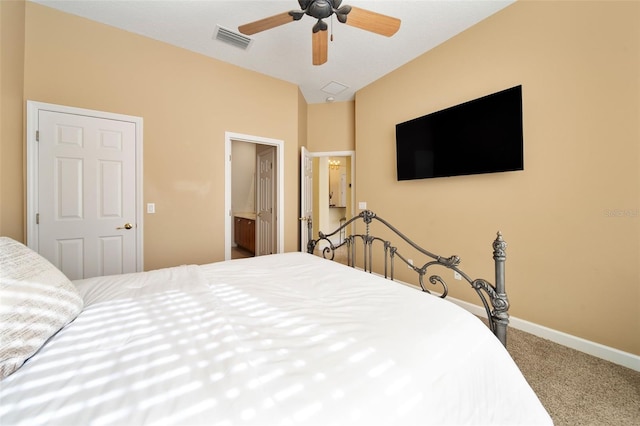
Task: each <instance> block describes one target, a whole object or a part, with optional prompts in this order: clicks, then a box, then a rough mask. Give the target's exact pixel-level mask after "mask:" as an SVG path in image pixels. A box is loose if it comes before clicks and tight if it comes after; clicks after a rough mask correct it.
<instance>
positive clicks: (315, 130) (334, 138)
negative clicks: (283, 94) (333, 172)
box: [307, 101, 355, 151]
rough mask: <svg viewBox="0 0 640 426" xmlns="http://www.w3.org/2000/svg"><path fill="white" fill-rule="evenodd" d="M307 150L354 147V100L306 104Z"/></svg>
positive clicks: (342, 149) (349, 149)
mask: <svg viewBox="0 0 640 426" xmlns="http://www.w3.org/2000/svg"><path fill="white" fill-rule="evenodd" d="M308 110H309V112H308V114H309V115H308V119H309V122H308V124H307V126H308V140H307V149H309V151H353V150H354V149H355V102H353V101H349V102H335V103H324V104H311V105H309V106H308Z"/></svg>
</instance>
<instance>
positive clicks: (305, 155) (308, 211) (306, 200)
mask: <svg viewBox="0 0 640 426" xmlns="http://www.w3.org/2000/svg"><path fill="white" fill-rule="evenodd" d="M300 214H301V216H300V251H302V252H306V251H307V243H308V242H309V228H310V227H311V226H312V218H313V157H312V155H311V153H310V152H309V151H308V150H307V149H306V148H305V147H304V146H303V147H302V151H301V153H300Z"/></svg>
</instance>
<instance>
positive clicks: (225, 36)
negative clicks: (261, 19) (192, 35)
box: [214, 25, 253, 50]
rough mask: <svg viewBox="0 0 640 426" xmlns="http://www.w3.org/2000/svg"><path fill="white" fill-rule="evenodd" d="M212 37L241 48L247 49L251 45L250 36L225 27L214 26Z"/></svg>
mask: <svg viewBox="0 0 640 426" xmlns="http://www.w3.org/2000/svg"><path fill="white" fill-rule="evenodd" d="M214 38H215V39H216V40H219V41H221V42H223V43H227V44H230V45H232V46H235V47H239V48H240V49H242V50H247V49H248V48H249V47H250V46H251V42H252V41H253V39H252V38H250V37H247V36H246V35H244V34H240V33H236V32H234V31H231V30H229V29H227V28H224V27H221V26H220V25H217V26H216V33H215V36H214Z"/></svg>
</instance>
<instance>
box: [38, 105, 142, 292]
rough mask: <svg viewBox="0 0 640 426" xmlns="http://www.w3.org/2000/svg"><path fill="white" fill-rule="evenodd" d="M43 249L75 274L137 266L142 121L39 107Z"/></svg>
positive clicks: (122, 270)
mask: <svg viewBox="0 0 640 426" xmlns="http://www.w3.org/2000/svg"><path fill="white" fill-rule="evenodd" d="M37 121H38V123H37V128H38V130H37V135H38V137H37V142H36V146H37V191H36V196H35V200H34V201H35V203H36V205H37V207H36V210H37V212H36V217H37V221H36V226H37V249H38V251H39V253H40V254H42V255H43V256H44V257H45V258H47V259H48V260H49V261H51V262H52V263H53V264H54V265H56V266H57V267H58V268H59V269H60V270H61V271H62V272H64V273H65V275H67V277H69V278H70V279H80V278H89V277H94V276H101V275H112V274H121V273H128V272H135V271H136V270H139V269H140V268H139V267H138V265H140V264H141V262H140V259H138V256H139V253H140V251H139V250H138V248H139V247H138V244H139V243H140V242H139V241H138V235H139V233H138V232H137V229H136V227H137V226H138V222H139V220H138V216H139V215H138V212H137V204H138V203H137V187H138V185H137V183H136V123H135V122H131V121H122V120H117V119H109V118H101V117H95V116H88V115H81V114H74V113H66V112H59V111H49V110H45V109H40V110H38V113H37Z"/></svg>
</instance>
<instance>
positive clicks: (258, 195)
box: [225, 132, 284, 260]
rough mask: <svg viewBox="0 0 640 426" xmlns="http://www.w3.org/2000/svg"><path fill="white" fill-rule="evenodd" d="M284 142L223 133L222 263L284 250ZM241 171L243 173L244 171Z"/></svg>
mask: <svg viewBox="0 0 640 426" xmlns="http://www.w3.org/2000/svg"><path fill="white" fill-rule="evenodd" d="M283 148H284V142H283V141H281V140H278V139H270V138H263V137H259V136H251V135H243V134H239V133H232V132H226V133H225V159H226V161H225V260H229V259H232V258H234V257H238V256H235V255H233V252H234V242H239V243H238V244H237V245H240V246H242V247H241V249H243V251H242V252H241V253H244V255H243V256H241V257H246V256H253V255H254V254H255V255H261V254H270V253H281V252H282V251H283V249H284V179H283V176H284V149H283ZM243 169H244V170H243Z"/></svg>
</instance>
